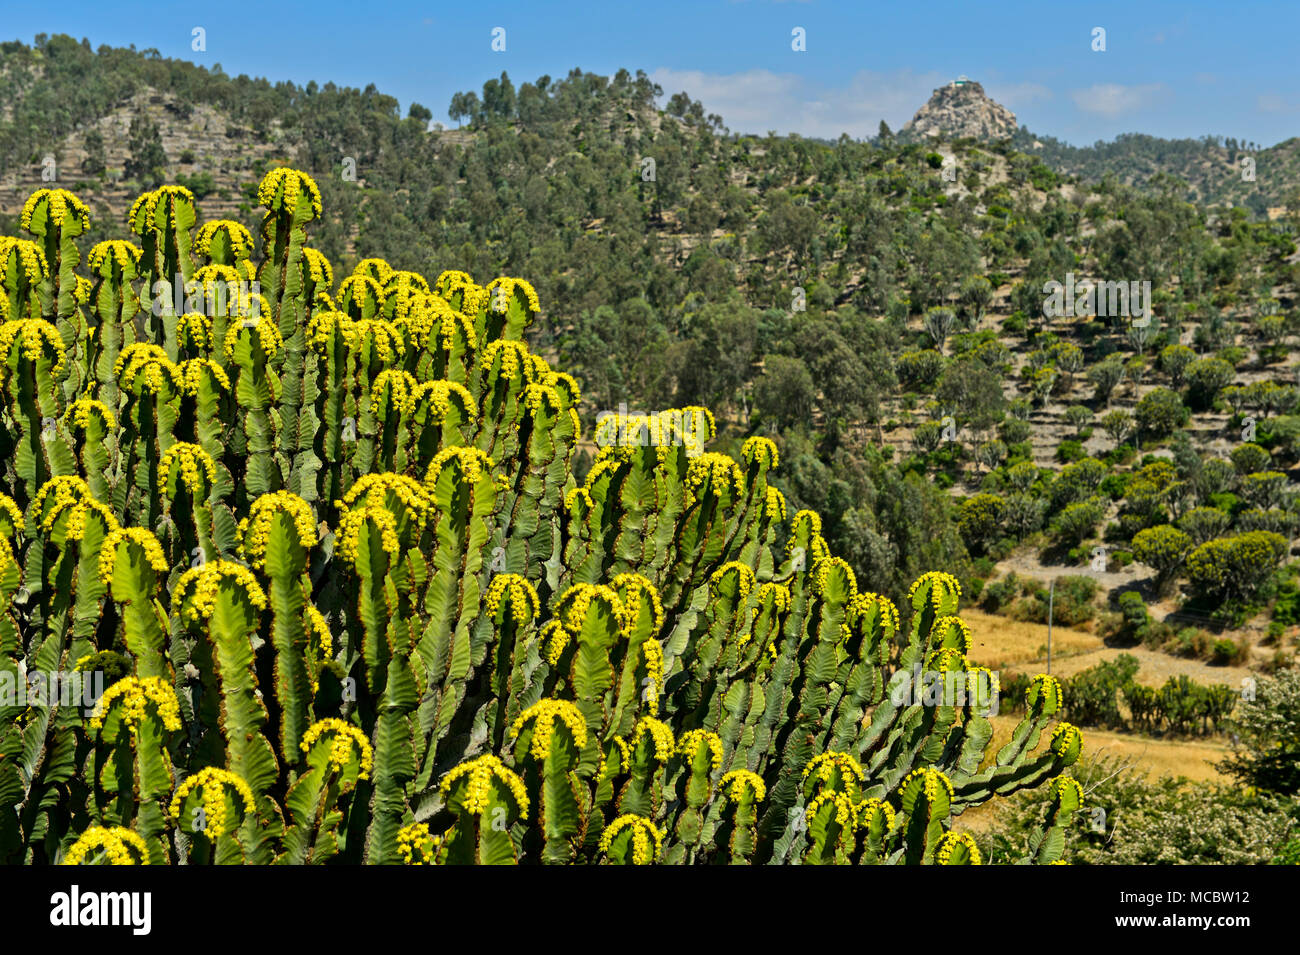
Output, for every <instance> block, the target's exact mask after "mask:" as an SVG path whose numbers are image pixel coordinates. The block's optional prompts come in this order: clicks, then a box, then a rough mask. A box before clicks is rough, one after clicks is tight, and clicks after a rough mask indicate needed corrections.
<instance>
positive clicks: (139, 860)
mask: <svg viewBox="0 0 1300 955" xmlns="http://www.w3.org/2000/svg"><path fill="white" fill-rule="evenodd" d="M100 849H102V850H103V851H104V854H105V855H107V856H108V863H109V865H148V864H149V846H148V845H147V844H146V843H145V841H144V839H142V838H141V837H140V835H139V834H138V833H135V832H132V831H131V830H130V829H123V828H122V827H121V826H109V827H105V826H91V827H90V828H89V829H87V830H86V831H85V832H83V833H82V834H81V836H80V837H79V838H78V839H77V841H76V842H74V843H73V844H72V847H71V848H70V849H68V854H67V855H65V856H64V857H63V863H62V864H63V865H82V864H83V863H85V861H86V858H87V856H91V855H92V854H94V853H95V852H96V850H100Z"/></svg>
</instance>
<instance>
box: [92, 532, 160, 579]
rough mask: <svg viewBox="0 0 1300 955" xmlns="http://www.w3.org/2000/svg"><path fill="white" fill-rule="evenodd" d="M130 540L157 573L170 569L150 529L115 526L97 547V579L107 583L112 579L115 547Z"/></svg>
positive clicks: (115, 554)
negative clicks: (98, 547)
mask: <svg viewBox="0 0 1300 955" xmlns="http://www.w3.org/2000/svg"><path fill="white" fill-rule="evenodd" d="M127 541H130V542H131V543H133V544H135V545H136V546H138V547H139V548H140V550H141V551H143V552H144V559H145V561H146V562H147V563H148V564H149V566H150V567H152V568H153V569H154V570H155V571H156V572H157V573H159V574H165V573H167V571H168V570H169V569H170V567H169V566H168V564H167V558H166V557H165V556H164V555H163V549H162V545H161V544H159V543H158V538H156V537H154V535H153V532H152V531H148V530H145V529H144V528H143V527H117V528H114V529H113V530H111V531H109V532H108V536H107V537H105V538H104V543H103V544H102V545H101V546H100V549H99V579H100V580H101V581H103V582H104V583H105V584H108V583H109V582H110V581H112V579H113V566H114V564H115V563H116V562H117V549H118V547H120V546H121V545H122V544H123V543H125V542H127Z"/></svg>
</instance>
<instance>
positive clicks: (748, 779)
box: [718, 769, 767, 803]
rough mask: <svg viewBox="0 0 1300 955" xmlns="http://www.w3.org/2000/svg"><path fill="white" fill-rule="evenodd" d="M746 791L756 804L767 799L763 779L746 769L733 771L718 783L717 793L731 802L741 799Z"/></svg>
mask: <svg viewBox="0 0 1300 955" xmlns="http://www.w3.org/2000/svg"><path fill="white" fill-rule="evenodd" d="M746 790H748V791H749V792H750V793H752V794H753V797H754V802H756V803H757V802H762V801H763V800H764V799H766V798H767V786H765V785H764V784H763V777H762V776H760V775H758V773H753V772H750V771H749V770H748V769H733V770H732V771H731V772H729V773H727V774H726V775H725V776H723V777H722V779H721V780H719V781H718V792H720V793H722V795H723V796H725V797H726V798H727V799H730V800H731V801H732V802H739V801H740V800H741V799H743V798H744V795H745V791H746Z"/></svg>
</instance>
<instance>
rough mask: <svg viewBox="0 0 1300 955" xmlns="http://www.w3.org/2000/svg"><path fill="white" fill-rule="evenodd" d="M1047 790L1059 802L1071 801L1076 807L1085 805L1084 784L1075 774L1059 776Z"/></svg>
mask: <svg viewBox="0 0 1300 955" xmlns="http://www.w3.org/2000/svg"><path fill="white" fill-rule="evenodd" d="M1047 792H1048V795H1050V796H1051V797H1052V798H1053V799H1055V800H1056V801H1057V802H1058V803H1066V802H1070V803H1073V805H1074V808H1076V809H1078V808H1079V807H1080V806H1082V805H1083V786H1081V785H1080V784H1079V781H1078V780H1077V779H1075V778H1074V777H1073V776H1057V777H1056V778H1055V779H1053V780H1052V784H1051V785H1050V786H1048V787H1047Z"/></svg>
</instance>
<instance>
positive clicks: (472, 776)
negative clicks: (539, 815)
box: [439, 753, 528, 817]
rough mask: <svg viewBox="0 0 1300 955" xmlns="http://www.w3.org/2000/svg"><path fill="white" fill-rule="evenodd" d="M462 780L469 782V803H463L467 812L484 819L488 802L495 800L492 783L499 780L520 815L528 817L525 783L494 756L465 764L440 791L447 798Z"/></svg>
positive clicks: (466, 799) (451, 774)
mask: <svg viewBox="0 0 1300 955" xmlns="http://www.w3.org/2000/svg"><path fill="white" fill-rule="evenodd" d="M462 778H465V779H466V788H465V800H464V802H463V803H462V805H463V806H464V808H465V811H466V812H468V813H471V814H472V815H475V816H482V815H483V813H485V812H486V811H487V809H488V802H489V801H490V800H491V798H492V781H493V780H494V779H495V780H496V781H497V782H499V783H500V784H501V785H503V786H504V787H505V788H506V791H507V792H509V793H510V795H511V797H512V798H513V799H514V801H515V807H516V808H517V809H518V810H519V815H520V816H522V817H527V816H528V793H527V791H525V789H524V781H523V780H522V779H520V778H519V777H518V776H517V775H515V773H514V772H513V771H512V770H511V769H510V768H509V767H507V766H506V765H505V763H503V762H501V760H499V759H497V758H496V757H495V756H493V755H492V754H490V753H488V754H485V755H483V756H480V757H479V758H478V759H471V760H469V761H468V762H464V763H461V764H460V765H459V766H457V767H456V768H455V769H453V770H452V771H451V772H449V773H448V774H447V775H446V776H444V777H443V778H442V785H441V786H440V787H439V789H440V790H441V792H442V794H443V796H444V797H445V796H447V795H448V794H449V793H450V792H451V788H452V786H454V785H455V784H456V782H457V781H458V780H460V779H462Z"/></svg>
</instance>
